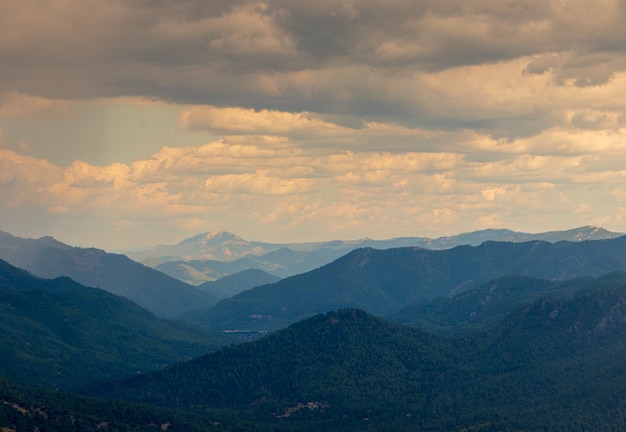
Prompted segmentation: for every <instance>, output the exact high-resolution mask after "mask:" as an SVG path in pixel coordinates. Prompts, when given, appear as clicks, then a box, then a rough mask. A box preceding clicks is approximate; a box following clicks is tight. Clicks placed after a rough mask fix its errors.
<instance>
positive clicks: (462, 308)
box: [386, 271, 626, 334]
mask: <svg viewBox="0 0 626 432" xmlns="http://www.w3.org/2000/svg"><path fill="white" fill-rule="evenodd" d="M622 285H626V272H623V271H616V272H612V273H610V274H608V275H606V276H602V277H600V278H592V277H590V276H588V277H583V278H576V279H571V280H566V281H554V280H546V279H537V278H532V277H527V276H501V277H499V278H496V279H494V280H492V281H489V282H487V283H484V284H481V285H480V286H478V287H476V288H471V289H469V290H467V291H461V292H459V293H455V294H450V295H447V296H442V297H439V298H436V299H434V300H428V301H422V302H416V303H412V304H410V305H407V306H405V307H403V308H402V309H400V310H399V311H397V312H395V313H393V314H391V315H388V316H387V317H386V319H388V320H389V321H392V322H396V323H399V324H406V325H412V326H415V327H419V328H422V329H426V330H429V331H434V332H437V333H445V334H467V333H471V332H474V331H477V330H481V329H484V328H486V327H488V326H490V325H493V324H495V323H497V322H499V321H501V320H502V319H503V318H505V317H506V316H508V315H509V314H510V313H511V312H512V311H514V310H515V309H517V308H518V307H520V306H522V305H526V304H530V303H532V302H534V301H535V300H537V299H539V298H541V297H546V296H551V297H558V298H570V297H573V296H575V295H577V294H582V293H586V292H591V291H593V290H595V289H598V287H601V288H603V289H607V288H611V287H619V286H622Z"/></svg>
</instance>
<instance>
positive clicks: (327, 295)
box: [188, 236, 626, 330]
mask: <svg viewBox="0 0 626 432" xmlns="http://www.w3.org/2000/svg"><path fill="white" fill-rule="evenodd" d="M615 270H626V236H625V237H619V238H615V239H610V240H596V241H584V242H564V241H563V242H557V243H549V242H546V241H531V242H524V243H510V242H485V243H483V244H481V245H480V246H457V247H455V248H452V249H445V250H427V249H421V248H417V247H412V248H396V249H386V250H377V249H370V248H364V249H358V250H355V251H353V252H350V253H348V254H347V255H345V256H343V257H341V258H339V259H337V260H335V261H333V262H332V263H330V264H327V265H325V266H323V267H320V268H319V269H316V270H312V271H310V272H308V273H303V274H300V275H296V276H292V277H289V278H286V279H283V280H281V281H279V282H276V283H273V284H269V285H262V286H258V287H255V288H253V289H250V290H247V291H244V292H242V293H240V294H237V295H235V296H233V297H230V298H227V299H224V300H221V301H220V302H219V303H217V304H216V305H215V306H214V307H212V308H210V309H206V310H205V311H204V312H199V311H196V312H195V313H194V314H193V316H192V317H188V318H192V319H193V322H194V323H196V324H199V325H203V326H206V327H208V328H213V329H219V330H226V329H250V330H277V329H280V328H284V327H286V326H287V325H289V324H292V323H294V322H296V321H299V320H302V319H304V318H307V317H310V316H312V315H315V314H317V313H324V312H327V311H330V310H336V309H340V308H348V307H349V308H359V309H363V310H366V311H368V312H371V313H373V314H376V315H381V316H383V315H388V314H391V313H394V312H397V311H398V310H400V309H401V308H403V307H406V306H408V305H410V304H411V303H415V302H423V301H428V300H433V299H436V298H438V297H442V296H451V295H455V294H457V293H461V292H463V291H466V290H469V289H471V288H474V287H476V286H478V285H480V284H482V283H485V282H488V281H490V280H492V279H495V278H497V277H499V276H504V275H520V276H530V277H535V278H541V279H551V280H560V279H572V278H576V277H582V276H601V275H604V274H606V273H609V272H612V271H615Z"/></svg>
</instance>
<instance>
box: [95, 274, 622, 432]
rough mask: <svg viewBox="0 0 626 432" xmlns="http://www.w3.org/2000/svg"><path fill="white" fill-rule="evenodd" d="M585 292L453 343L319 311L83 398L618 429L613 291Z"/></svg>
mask: <svg viewBox="0 0 626 432" xmlns="http://www.w3.org/2000/svg"><path fill="white" fill-rule="evenodd" d="M596 288H597V289H595V290H593V291H592V292H589V293H587V294H585V295H581V296H576V297H574V298H571V299H569V300H564V299H556V298H542V299H539V300H537V301H536V302H534V303H532V304H530V305H526V306H523V307H521V308H518V309H517V310H516V311H514V312H513V313H512V314H510V315H509V316H508V317H507V318H505V319H504V320H502V321H501V322H500V323H499V324H497V325H495V326H493V327H491V328H489V329H487V330H485V331H482V332H477V333H473V334H471V335H468V336H465V337H462V338H449V337H446V336H442V335H435V334H432V333H428V332H424V331H421V330H418V329H416V328H411V327H406V326H399V325H395V324H391V323H389V322H386V321H384V320H382V319H380V318H377V317H374V316H372V315H369V314H367V313H365V312H363V311H360V310H355V309H346V310H340V311H337V312H329V313H326V314H321V315H317V316H315V317H312V318H309V319H307V320H305V321H302V322H299V323H297V324H294V325H292V326H290V327H289V328H287V329H285V330H282V331H279V332H276V333H274V334H272V335H270V336H268V337H266V338H263V339H260V340H257V341H255V342H251V343H247V344H241V345H237V346H234V347H230V348H226V349H223V350H220V351H218V352H216V353H213V354H209V355H206V356H203V357H200V358H198V359H195V360H192V361H190V362H186V363H182V364H178V365H175V366H173V367H171V368H168V369H165V370H162V371H158V372H154V373H152V374H147V375H142V376H136V377H132V378H130V379H127V380H122V381H117V382H111V383H109V384H108V385H104V386H100V387H98V388H97V389H96V388H93V389H91V390H90V392H91V394H94V395H98V396H100V397H107V398H115V399H119V398H121V399H125V400H130V401H136V402H142V403H150V404H156V405H158V406H162V407H170V408H171V407H175V408H178V409H184V410H190V411H195V412H205V413H206V412H210V413H212V415H213V416H214V417H215V418H216V421H218V422H221V421H225V420H226V419H229V415H230V416H237V418H238V419H246V418H247V419H254V421H255V430H284V431H291V430H300V431H302V430H333V431H344V430H345V431H348V430H380V431H399V430H425V431H439V430H466V431H470V430H471V431H485V432H486V431H498V430H511V431H513V430H515V431H522V430H523V431H538V430H550V431H572V430H603V431H604V430H611V431H613V430H620V428H623V426H624V420H625V419H626V408H625V407H626V393H625V392H624V389H625V388H626V368H624V366H623V356H624V355H626V342H625V341H626V285H624V284H622V285H621V286H620V287H618V288H614V287H613V288H608V287H607V288H606V289H603V288H600V287H596ZM233 410H234V413H233ZM235 413H236V414H235ZM230 419H231V420H230V421H232V417H231V418H230ZM225 423H226V424H228V422H225Z"/></svg>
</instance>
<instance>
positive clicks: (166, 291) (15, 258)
mask: <svg viewBox="0 0 626 432" xmlns="http://www.w3.org/2000/svg"><path fill="white" fill-rule="evenodd" d="M0 259H4V260H6V261H7V262H9V263H10V264H12V265H14V266H16V267H20V268H23V269H26V270H28V271H29V272H31V273H33V274H35V275H37V276H40V277H44V278H56V277H59V276H68V277H71V278H72V279H74V280H75V281H77V282H79V283H81V284H83V285H87V286H93V287H98V288H102V289H104V290H106V291H109V292H111V293H113V294H117V295H121V296H123V297H126V298H128V299H130V300H132V301H134V302H135V303H137V304H139V305H140V306H142V307H144V308H145V309H148V310H150V311H151V312H154V313H155V314H157V315H160V316H166V317H172V316H176V315H178V314H180V313H182V312H185V311H187V310H190V309H197V308H198V307H203V306H204V307H208V306H211V305H213V304H215V302H216V299H215V298H214V297H212V296H211V295H210V294H208V293H206V292H202V291H200V290H198V289H197V288H196V287H193V286H191V285H188V284H186V283H184V282H181V281H179V280H177V279H174V278H173V277H171V276H167V275H165V274H163V273H161V272H159V271H157V270H154V269H152V268H150V267H146V266H144V265H142V264H139V263H137V262H135V261H133V260H131V259H129V258H128V257H126V256H125V255H119V254H111V253H107V252H105V251H103V250H100V249H93V248H88V249H85V248H78V247H71V246H68V245H66V244H63V243H61V242H59V241H57V240H55V239H53V238H51V237H43V238H40V239H23V238H19V237H14V236H12V235H10V234H8V233H3V232H0Z"/></svg>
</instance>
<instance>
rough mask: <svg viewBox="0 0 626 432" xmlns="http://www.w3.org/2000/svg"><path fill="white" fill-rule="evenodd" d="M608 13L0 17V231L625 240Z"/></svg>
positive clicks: (29, 7) (404, 5)
mask: <svg viewBox="0 0 626 432" xmlns="http://www.w3.org/2000/svg"><path fill="white" fill-rule="evenodd" d="M624 22H626V1H624V0H614V1H611V0H595V1H593V2H592V1H590V0H569V1H568V0H527V1H516V0H510V1H502V0H463V1H461V0H459V1H452V0H441V1H431V0H385V1H382V0H361V1H352V0H316V1H308V0H265V1H263V0H261V1H249V0H212V1H204V0H132V1H131V0H124V1H122V0H58V1H53V2H52V1H47V0H20V1H19V2H17V1H13V0H0V28H2V37H1V38H0V230H2V231H7V232H9V233H11V234H13V235H17V236H21V237H41V236H45V235H51V236H53V237H55V238H57V239H59V240H61V241H63V242H66V243H69V244H73V245H81V246H94V247H98V248H103V249H106V250H124V249H131V248H142V247H149V246H154V245H157V244H173V243H177V242H179V241H181V240H183V239H184V238H187V237H190V236H192V235H195V234H197V233H201V232H207V231H214V230H226V231H229V232H232V233H234V234H237V235H239V236H241V237H243V238H245V239H248V240H260V241H271V242H283V243H284V242H295V241H315V240H332V239H343V240H348V239H357V238H363V237H370V238H375V239H388V238H393V237H400V236H419V237H421V236H426V237H438V236H444V235H453V234H458V233H463V232H469V231H474V230H479V229H486V228H508V229H513V230H516V231H524V232H544V231H552V230H561V229H569V228H574V227H578V226H583V225H595V226H602V227H604V228H606V229H609V230H612V231H618V232H626V127H625V126H626V97H625V96H626V26H624V25H623V24H624Z"/></svg>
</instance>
